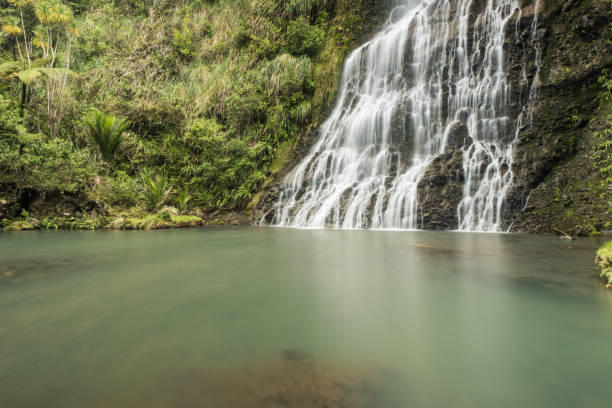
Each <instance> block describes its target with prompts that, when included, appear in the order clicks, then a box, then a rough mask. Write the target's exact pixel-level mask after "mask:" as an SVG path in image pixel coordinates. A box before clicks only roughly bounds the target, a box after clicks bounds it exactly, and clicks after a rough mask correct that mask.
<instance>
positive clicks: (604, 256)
mask: <svg viewBox="0 0 612 408" xmlns="http://www.w3.org/2000/svg"><path fill="white" fill-rule="evenodd" d="M596 262H597V263H598V264H599V266H601V279H603V280H604V281H605V282H606V283H607V285H606V287H607V288H612V241H608V242H606V243H605V244H604V245H602V246H601V248H599V251H597V258H596Z"/></svg>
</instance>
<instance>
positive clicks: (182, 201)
mask: <svg viewBox="0 0 612 408" xmlns="http://www.w3.org/2000/svg"><path fill="white" fill-rule="evenodd" d="M190 200H191V196H190V195H189V193H188V192H187V190H183V191H181V192H180V193H179V194H178V195H177V196H176V208H177V209H178V210H179V212H181V213H183V212H185V211H186V210H187V205H188V204H189V201H190Z"/></svg>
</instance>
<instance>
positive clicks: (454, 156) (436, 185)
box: [417, 148, 464, 230]
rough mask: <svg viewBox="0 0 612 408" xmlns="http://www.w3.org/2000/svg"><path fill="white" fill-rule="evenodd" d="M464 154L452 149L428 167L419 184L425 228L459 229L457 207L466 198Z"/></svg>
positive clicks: (459, 150)
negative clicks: (464, 191) (464, 190)
mask: <svg viewBox="0 0 612 408" xmlns="http://www.w3.org/2000/svg"><path fill="white" fill-rule="evenodd" d="M463 182H464V173H463V152H462V150H461V149H459V148H451V149H449V150H447V152H446V153H445V154H443V155H441V156H439V157H437V158H436V159H435V160H434V161H433V162H432V163H431V164H430V165H429V167H428V168H427V170H426V171H425V174H424V176H423V178H422V179H421V181H420V182H419V185H418V190H417V191H418V200H419V214H420V215H421V223H422V228H424V229H433V230H446V229H457V227H458V218H457V207H458V206H459V203H460V202H461V199H462V196H463Z"/></svg>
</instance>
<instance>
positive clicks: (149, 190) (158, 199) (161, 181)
mask: <svg viewBox="0 0 612 408" xmlns="http://www.w3.org/2000/svg"><path fill="white" fill-rule="evenodd" d="M142 181H143V183H144V198H145V201H146V203H147V205H148V207H149V209H152V210H157V209H159V208H160V207H161V206H162V205H164V203H165V202H166V200H167V199H168V196H169V195H170V193H171V192H172V187H171V186H170V184H169V183H168V177H167V176H165V175H164V176H162V175H159V174H155V175H153V173H151V171H150V170H149V169H145V170H143V172H142Z"/></svg>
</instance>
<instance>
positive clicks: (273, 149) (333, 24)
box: [0, 0, 377, 229]
mask: <svg viewBox="0 0 612 408" xmlns="http://www.w3.org/2000/svg"><path fill="white" fill-rule="evenodd" d="M362 3H363V4H361V5H360V4H357V3H355V2H351V1H348V0H325V1H314V0H254V1H247V0H216V1H215V0H191V1H188V0H175V1H171V0H114V1H104V0H76V1H62V0H0V8H1V10H2V11H1V13H2V14H1V15H0V18H1V19H2V26H1V36H0V45H1V51H0V78H1V81H0V218H1V219H3V221H2V224H3V225H2V227H4V228H8V229H14V228H34V227H54V226H72V227H98V226H103V225H108V224H110V223H111V222H115V223H116V222H118V221H117V220H118V219H119V220H123V219H125V220H127V219H128V218H130V217H140V218H146V217H147V216H148V214H156V213H157V212H158V211H159V210H160V209H161V208H163V207H164V206H173V207H176V208H178V209H179V212H183V213H190V212H191V213H195V212H197V213H198V214H202V213H203V212H206V211H212V210H222V211H231V210H233V211H236V210H243V209H245V208H248V206H249V204H250V203H252V202H253V200H254V198H255V196H256V194H257V192H258V191H260V189H261V187H262V185H264V184H265V183H266V182H267V181H268V180H269V179H270V178H271V177H272V176H273V175H274V173H275V172H277V171H279V170H280V169H281V168H282V167H283V166H284V164H285V163H286V161H287V160H288V158H289V157H290V153H291V151H292V149H293V148H294V146H295V144H296V141H297V140H298V139H299V138H300V137H302V136H303V135H304V134H306V132H307V131H308V130H309V129H311V128H312V126H314V125H316V123H317V122H318V121H319V120H320V119H321V117H322V116H323V114H324V113H325V111H326V110H327V109H329V106H330V104H331V103H332V102H333V98H334V91H335V89H336V84H337V80H338V76H339V72H340V68H341V62H342V59H343V56H344V53H345V52H346V51H347V50H348V49H350V47H351V46H352V44H353V42H354V40H355V37H356V35H357V34H358V33H361V32H363V30H364V28H365V25H366V21H368V22H371V19H368V20H366V19H365V17H366V16H367V15H366V14H365V13H366V12H365V11H366V10H368V11H370V12H371V11H372V10H375V9H376V3H377V2H376V1H369V2H367V1H364V2H362ZM172 215H173V216H177V214H172ZM167 216H168V214H166V213H164V214H162V215H160V219H162V218H164V217H166V219H167ZM121 222H122V221H120V223H121ZM126 222H127V221H126Z"/></svg>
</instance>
